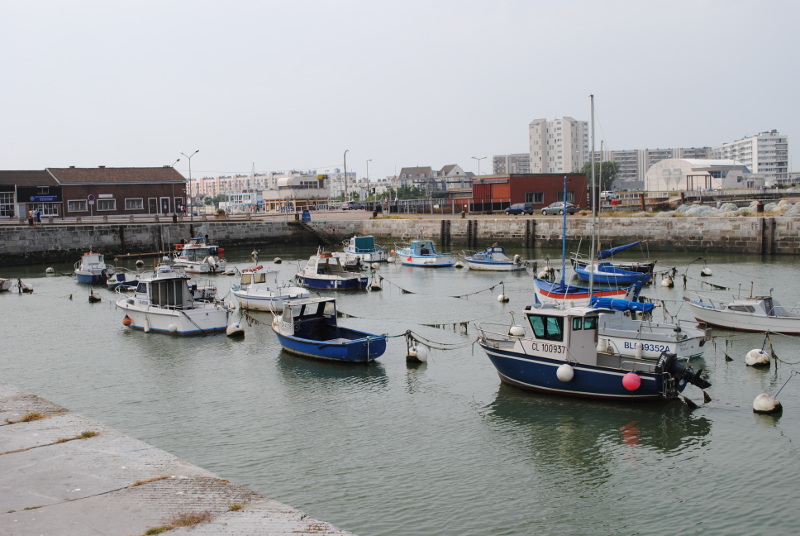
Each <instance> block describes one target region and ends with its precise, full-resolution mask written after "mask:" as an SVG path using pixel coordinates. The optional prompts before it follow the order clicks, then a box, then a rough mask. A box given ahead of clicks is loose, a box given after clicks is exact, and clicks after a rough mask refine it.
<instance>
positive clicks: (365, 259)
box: [344, 236, 389, 264]
mask: <svg viewBox="0 0 800 536" xmlns="http://www.w3.org/2000/svg"><path fill="white" fill-rule="evenodd" d="M344 256H345V258H346V259H347V260H348V262H349V260H350V259H358V260H359V263H361V264H363V263H366V264H371V263H373V262H386V261H387V260H388V259H389V252H388V251H387V250H386V249H385V248H383V247H382V246H379V245H377V244H375V237H374V236H353V237H351V238H350V240H349V241H348V242H347V243H346V244H345V246H344Z"/></svg>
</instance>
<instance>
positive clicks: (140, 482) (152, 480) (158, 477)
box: [128, 476, 169, 488]
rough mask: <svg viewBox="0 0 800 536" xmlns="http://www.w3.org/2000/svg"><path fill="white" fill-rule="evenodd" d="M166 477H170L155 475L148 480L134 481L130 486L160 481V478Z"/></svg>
mask: <svg viewBox="0 0 800 536" xmlns="http://www.w3.org/2000/svg"><path fill="white" fill-rule="evenodd" d="M166 478H169V477H168V476H154V477H153V478H148V479H147V480H139V481H137V482H134V483H133V484H131V485H130V486H128V487H129V488H135V487H136V486H142V485H144V484H149V483H150V482H158V481H159V480H164V479H166Z"/></svg>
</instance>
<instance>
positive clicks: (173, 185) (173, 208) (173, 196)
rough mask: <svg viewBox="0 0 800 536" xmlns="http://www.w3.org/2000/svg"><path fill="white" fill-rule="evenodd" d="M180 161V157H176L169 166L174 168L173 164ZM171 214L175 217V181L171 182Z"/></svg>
mask: <svg viewBox="0 0 800 536" xmlns="http://www.w3.org/2000/svg"><path fill="white" fill-rule="evenodd" d="M180 161H181V159H180V158H178V159H177V160H175V161H174V162H173V163H172V165H171V166H169V167H171V168H172V169H175V164H177V163H178V162H180ZM172 215H173V216H175V217H177V215H178V207H176V206H175V183H174V182H173V183H172ZM174 219H175V218H173V220H174Z"/></svg>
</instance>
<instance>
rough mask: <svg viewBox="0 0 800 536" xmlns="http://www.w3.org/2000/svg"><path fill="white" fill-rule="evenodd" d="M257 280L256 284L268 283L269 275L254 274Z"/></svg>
mask: <svg viewBox="0 0 800 536" xmlns="http://www.w3.org/2000/svg"><path fill="white" fill-rule="evenodd" d="M253 277H254V278H255V281H254V282H255V283H266V282H267V274H264V273H255V274H253Z"/></svg>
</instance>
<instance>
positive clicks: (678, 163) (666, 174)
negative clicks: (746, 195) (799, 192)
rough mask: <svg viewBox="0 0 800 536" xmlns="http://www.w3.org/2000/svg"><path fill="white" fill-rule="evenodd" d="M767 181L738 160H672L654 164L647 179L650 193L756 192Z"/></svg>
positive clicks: (645, 179) (646, 182)
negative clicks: (752, 190) (727, 189)
mask: <svg viewBox="0 0 800 536" xmlns="http://www.w3.org/2000/svg"><path fill="white" fill-rule="evenodd" d="M763 184H764V179H763V177H759V176H757V175H753V174H752V173H751V172H750V170H749V169H748V168H747V166H746V165H744V164H742V163H739V162H737V161H735V160H708V159H703V160H700V159H693V158H668V159H666V160H661V161H660V162H658V163H656V164H653V166H651V167H650V169H648V170H647V173H646V174H645V177H644V188H645V190H647V191H648V192H663V191H675V190H678V191H692V190H698V189H703V190H719V189H723V188H756V187H759V186H763Z"/></svg>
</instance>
